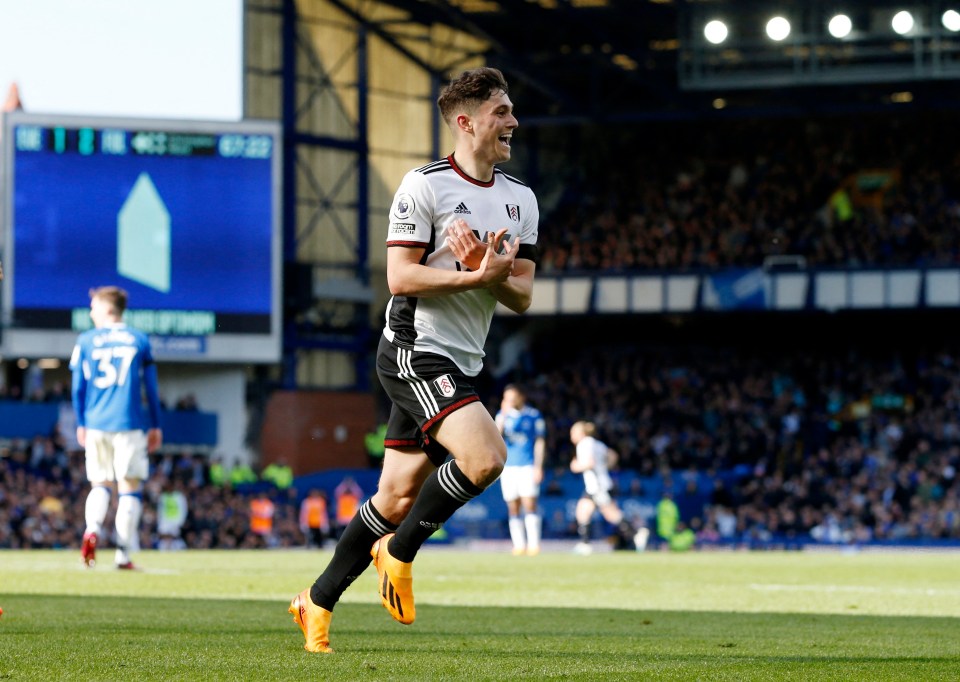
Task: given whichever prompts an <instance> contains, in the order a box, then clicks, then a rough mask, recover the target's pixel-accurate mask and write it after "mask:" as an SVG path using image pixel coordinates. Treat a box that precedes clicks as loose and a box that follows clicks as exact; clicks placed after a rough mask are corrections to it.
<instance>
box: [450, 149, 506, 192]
mask: <svg viewBox="0 0 960 682" xmlns="http://www.w3.org/2000/svg"><path fill="white" fill-rule="evenodd" d="M447 161H449V162H450V167H451V168H452V169H453V170H454V171H456V173H457V175H459V176H460V177H461V178H463V179H464V180H466V181H467V182H469V183H470V184H471V185H476V186H477V187H493V181H494V180H495V179H496V177H497V174H496V171H494V174H493V177H492V178H490V180H489V182H483V181H481V180H477V179H476V178H471V177H470V176H469V175H467V174H466V173H464V172H463V169H462V168H460V166H458V165H457V160H456V159H454V158H453V154H451V155H450V156H448V157H447Z"/></svg>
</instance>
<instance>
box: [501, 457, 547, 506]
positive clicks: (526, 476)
mask: <svg viewBox="0 0 960 682" xmlns="http://www.w3.org/2000/svg"><path fill="white" fill-rule="evenodd" d="M500 491H501V492H502V493H503V500H504V501H505V502H513V501H514V500H517V499H520V498H521V497H539V496H540V486H539V484H537V483H535V482H534V478H533V465H532V464H526V465H524V466H506V467H503V471H502V472H501V473H500Z"/></svg>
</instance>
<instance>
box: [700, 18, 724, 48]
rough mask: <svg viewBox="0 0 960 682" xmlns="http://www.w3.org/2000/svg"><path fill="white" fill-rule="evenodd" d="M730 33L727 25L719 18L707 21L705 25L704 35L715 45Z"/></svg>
mask: <svg viewBox="0 0 960 682" xmlns="http://www.w3.org/2000/svg"><path fill="white" fill-rule="evenodd" d="M728 34H729V31H728V30H727V25H726V24H725V23H723V22H722V21H720V20H719V19H714V20H713V21H710V22H707V25H706V26H704V27H703V37H704V38H706V39H707V40H709V41H710V42H711V43H713V44H714V45H719V44H720V43H722V42H723V41H724V40H726V39H727V35H728Z"/></svg>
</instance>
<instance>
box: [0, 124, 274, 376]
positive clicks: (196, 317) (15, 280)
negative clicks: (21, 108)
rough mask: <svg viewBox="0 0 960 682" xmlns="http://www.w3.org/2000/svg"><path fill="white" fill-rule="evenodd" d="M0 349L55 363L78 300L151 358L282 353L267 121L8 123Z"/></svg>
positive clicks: (80, 322) (79, 314)
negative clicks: (122, 292) (110, 314)
mask: <svg viewBox="0 0 960 682" xmlns="http://www.w3.org/2000/svg"><path fill="white" fill-rule="evenodd" d="M0 146H2V150H3V164H2V170H3V174H2V179H3V185H4V191H3V202H4V203H3V220H4V228H5V229H4V230H3V240H4V241H3V248H2V255H3V267H4V274H5V279H4V282H3V300H2V307H0V310H2V322H3V330H2V332H3V334H2V344H0V348H2V350H3V353H4V355H6V356H8V357H10V356H14V357H67V356H69V354H70V351H71V349H72V347H73V343H74V341H75V340H76V336H77V334H78V333H79V332H81V331H84V330H85V329H88V328H90V327H91V325H92V323H91V321H90V317H89V314H88V313H89V302H90V299H89V290H90V289H91V288H94V287H97V286H103V285H116V286H120V287H122V288H124V289H126V290H127V291H128V292H129V294H130V301H129V309H128V311H127V315H126V320H127V322H128V323H129V324H131V325H133V326H135V327H138V328H140V329H142V330H143V331H144V332H146V333H148V334H150V336H151V342H152V343H153V346H154V351H155V353H156V355H157V357H159V358H163V359H176V360H183V361H200V362H204V361H206V362H226V363H233V362H277V361H278V360H279V359H280V313H281V308H280V306H281V304H280V295H281V292H280V286H281V281H282V278H281V276H280V269H281V249H282V244H281V228H280V208H279V207H280V172H281V166H280V152H281V137H280V130H279V125H278V124H276V123H273V122H267V121H247V122H238V123H216V122H208V121H203V122H185V121H159V120H146V119H106V118H79V117H64V116H45V115H37V114H30V113H26V112H12V113H9V114H6V115H5V117H4V125H3V129H2V136H0Z"/></svg>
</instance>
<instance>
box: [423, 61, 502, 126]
mask: <svg viewBox="0 0 960 682" xmlns="http://www.w3.org/2000/svg"><path fill="white" fill-rule="evenodd" d="M501 92H502V93H507V92H509V87H508V86H507V79H506V78H504V77H503V73H501V72H500V70H499V69H494V68H493V67H491V66H481V67H480V68H478V69H470V70H468V71H464V72H463V73H461V74H460V75H459V76H457V77H456V78H454V79H453V80H451V81H450V82H449V83H448V84H447V85H445V86H443V89H442V90H441V91H440V96H439V97H438V98H437V106H438V107H439V108H440V115H441V116H442V117H443V120H444V121H446V122H447V123H449V122H450V121H451V117H452V116H454V115H455V114H457V113H459V112H461V111H471V112H472V111H474V110H475V109H476V108H477V106H479V105H480V103H482V102H485V101H486V100H488V99H490V97H492V96H493V95H496V94H499V93H501Z"/></svg>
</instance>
